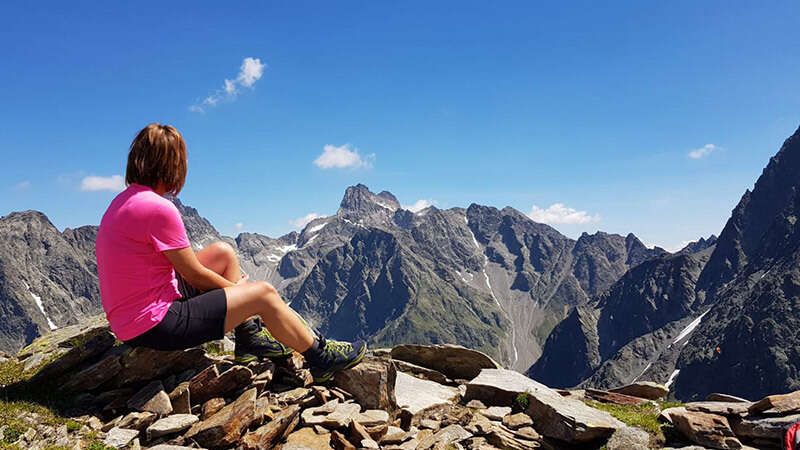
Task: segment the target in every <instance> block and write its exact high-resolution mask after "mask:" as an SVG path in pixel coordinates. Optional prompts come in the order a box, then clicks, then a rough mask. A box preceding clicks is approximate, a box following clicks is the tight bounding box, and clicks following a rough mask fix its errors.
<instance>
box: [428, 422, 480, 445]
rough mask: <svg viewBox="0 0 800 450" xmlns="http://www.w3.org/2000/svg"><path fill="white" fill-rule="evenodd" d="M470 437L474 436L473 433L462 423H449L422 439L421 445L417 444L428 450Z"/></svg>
mask: <svg viewBox="0 0 800 450" xmlns="http://www.w3.org/2000/svg"><path fill="white" fill-rule="evenodd" d="M470 437H472V434H470V432H469V431H467V430H465V429H464V427H462V426H461V425H455V424H454V425H448V426H446V427H444V428H442V429H441V430H439V431H437V432H436V433H434V434H433V435H432V436H429V437H427V438H426V439H424V440H422V441H420V443H419V445H417V448H418V449H419V450H428V449H429V448H432V447H434V446H441V447H446V446H448V445H450V444H453V443H456V442H458V441H461V440H464V439H467V438H470Z"/></svg>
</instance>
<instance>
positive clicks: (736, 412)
mask: <svg viewBox="0 0 800 450" xmlns="http://www.w3.org/2000/svg"><path fill="white" fill-rule="evenodd" d="M683 407H684V408H686V409H687V410H688V411H699V412H704V413H709V414H718V415H721V416H744V415H746V414H747V411H748V408H749V407H750V403H738V402H691V403H686V404H685V405H683Z"/></svg>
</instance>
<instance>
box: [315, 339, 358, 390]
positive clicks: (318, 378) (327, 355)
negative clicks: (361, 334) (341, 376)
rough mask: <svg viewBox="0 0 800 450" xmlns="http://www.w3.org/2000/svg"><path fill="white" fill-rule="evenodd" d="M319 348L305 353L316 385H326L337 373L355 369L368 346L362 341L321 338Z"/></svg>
mask: <svg viewBox="0 0 800 450" xmlns="http://www.w3.org/2000/svg"><path fill="white" fill-rule="evenodd" d="M318 339H319V342H318V347H317V348H315V349H311V350H308V351H306V352H305V353H303V356H304V357H305V358H306V361H308V364H309V366H311V375H313V376H314V382H315V383H325V382H327V381H329V380H330V379H331V378H333V375H334V374H335V373H336V372H339V371H341V370H345V369H349V368H351V367H354V366H355V365H357V364H358V363H360V362H361V360H362V359H364V355H365V354H366V353H367V344H365V343H364V342H362V341H356V342H354V343H352V344H351V343H349V342H341V341H334V340H333V339H325V338H324V337H319V338H318Z"/></svg>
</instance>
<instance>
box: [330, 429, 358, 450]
mask: <svg viewBox="0 0 800 450" xmlns="http://www.w3.org/2000/svg"><path fill="white" fill-rule="evenodd" d="M331 446H332V447H333V448H334V450H356V446H355V445H353V444H352V443H351V442H350V441H348V440H347V438H346V437H345V436H344V435H343V434H342V433H340V432H338V431H335V430H334V431H332V432H331Z"/></svg>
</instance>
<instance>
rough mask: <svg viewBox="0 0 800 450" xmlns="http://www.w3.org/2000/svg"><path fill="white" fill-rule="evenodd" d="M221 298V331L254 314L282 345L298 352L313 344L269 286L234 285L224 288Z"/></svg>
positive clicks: (287, 307)
mask: <svg viewBox="0 0 800 450" xmlns="http://www.w3.org/2000/svg"><path fill="white" fill-rule="evenodd" d="M225 296H226V297H227V299H228V313H227V315H226V317H225V332H228V331H230V330H233V329H234V328H236V326H237V325H239V324H240V323H242V322H244V321H245V320H247V319H248V318H250V317H252V316H255V315H258V316H260V317H261V321H262V322H264V324H265V325H266V326H267V329H268V330H269V331H270V333H272V336H274V337H275V339H277V340H278V341H279V342H281V343H282V344H284V345H286V346H289V347H291V348H293V349H295V350H297V351H298V352H300V353H302V352H304V351H306V350H308V349H309V348H310V347H311V345H312V344H313V343H314V336H313V335H312V334H311V332H310V331H309V329H308V328H307V327H306V326H305V324H304V323H303V322H302V321H301V320H300V318H299V317H298V316H297V315H296V314H295V313H294V312H293V311H292V310H291V309H290V308H289V306H288V305H287V304H286V303H285V302H284V301H283V299H281V296H280V295H279V294H278V291H277V290H275V288H274V287H273V286H272V285H271V284H269V283H267V282H265V281H255V282H252V283H243V284H238V285H236V286H231V287H227V288H225Z"/></svg>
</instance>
